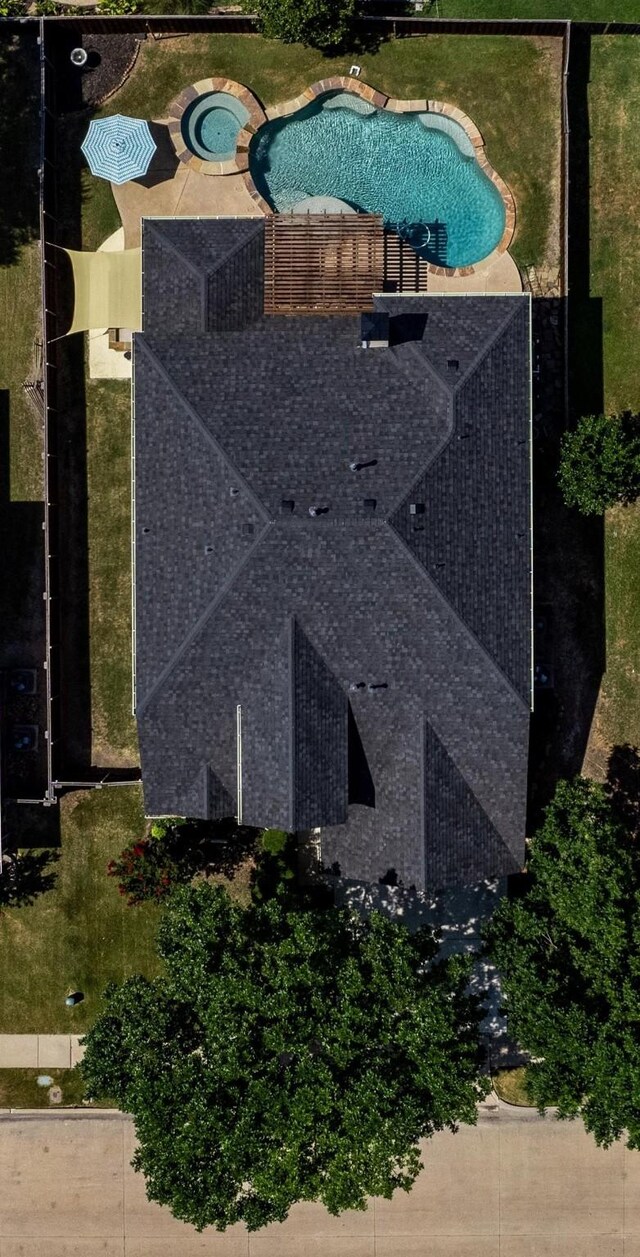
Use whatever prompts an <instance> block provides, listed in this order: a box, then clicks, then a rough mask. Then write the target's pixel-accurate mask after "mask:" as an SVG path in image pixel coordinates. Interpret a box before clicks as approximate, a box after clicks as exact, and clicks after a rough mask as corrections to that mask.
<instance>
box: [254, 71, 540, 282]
mask: <svg viewBox="0 0 640 1257" xmlns="http://www.w3.org/2000/svg"><path fill="white" fill-rule="evenodd" d="M333 91H343V92H351V93H352V94H353V95H354V96H360V97H361V99H362V100H366V101H367V102H368V103H369V104H370V105H373V106H374V107H375V108H376V109H388V110H389V111H390V112H391V113H434V114H441V115H443V116H444V117H446V118H451V119H452V120H453V121H454V122H457V123H458V125H459V126H461V127H462V129H463V131H464V132H465V134H466V135H467V137H468V139H469V141H470V143H471V144H472V146H473V150H474V154H475V159H476V161H477V162H478V165H479V166H480V167H481V168H482V170H483V171H484V173H485V175H486V176H487V178H489V179H490V180H491V182H492V183H493V184H494V185H495V187H496V188H497V189H498V191H499V193H500V195H501V197H502V200H503V203H504V209H505V225H504V231H503V233H502V236H501V238H500V240H499V241H498V244H497V245H496V246H495V248H494V249H492V251H491V253H489V254H488V255H487V257H485V258H482V259H481V261H480V262H477V263H476V264H475V265H474V266H436V265H435V263H433V262H427V263H426V265H427V269H428V271H429V272H430V273H431V274H432V275H449V276H454V275H461V276H465V275H473V274H475V271H476V270H477V269H478V267H480V266H485V265H486V263H487V262H488V261H489V259H490V258H492V257H494V256H496V255H498V254H501V253H506V251H507V249H508V248H509V245H510V244H511V241H512V239H513V235H514V232H515V229H516V203H515V199H514V196H513V193H512V191H511V189H510V188H509V187H508V186H507V184H506V183H505V181H504V179H503V178H502V177H501V175H499V174H498V172H497V171H496V170H494V169H493V166H492V165H491V163H490V161H489V159H488V157H487V154H486V152H485V147H484V137H483V136H482V133H481V132H480V130H479V129H478V127H477V126H476V124H475V122H474V121H473V119H472V118H470V117H469V115H468V114H466V113H465V112H464V110H462V109H458V107H457V106H456V105H450V104H448V103H447V102H446V101H442V100H427V99H424V100H404V99H400V98H398V97H395V96H385V94H384V92H379V91H377V90H376V88H374V87H371V86H370V85H369V84H368V83H364V82H363V81H362V79H357V78H353V77H352V76H351V75H349V74H335V75H332V76H331V77H330V78H327V79H319V80H318V81H317V82H316V83H311V85H310V86H309V87H307V88H305V90H304V91H303V92H301V93H300V95H299V96H294V97H293V98H292V99H291V100H285V101H282V102H281V103H280V104H277V105H272V106H271V107H270V108H268V109H267V110H266V116H265V121H267V120H268V121H269V122H273V121H274V120H275V119H276V118H286V117H288V116H289V115H290V114H292V113H297V112H298V110H299V109H304V107H305V105H309V104H311V102H312V101H314V100H316V99H317V98H318V96H324V95H326V93H327V92H333ZM243 178H244V181H245V184H246V186H247V190H248V192H249V195H250V196H251V198H252V199H253V200H254V201H255V202H256V204H257V205H259V206H260V208H261V209H262V210H263V212H264V213H265V214H272V213H273V210H272V208H271V206H270V205H269V203H268V202H267V201H265V199H264V197H262V196H261V195H260V193H259V192H258V190H257V188H256V186H255V183H254V181H253V179H252V177H251V175H250V173H249V169H248V163H247V167H246V168H245V169H244V170H243Z"/></svg>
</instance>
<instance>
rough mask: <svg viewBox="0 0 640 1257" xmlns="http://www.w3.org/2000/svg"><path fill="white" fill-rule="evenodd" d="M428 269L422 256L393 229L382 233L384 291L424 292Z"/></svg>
mask: <svg viewBox="0 0 640 1257" xmlns="http://www.w3.org/2000/svg"><path fill="white" fill-rule="evenodd" d="M428 276H429V269H428V266H427V263H426V262H425V260H424V258H421V257H419V256H418V254H417V253H416V251H415V249H412V248H411V245H410V244H407V241H406V240H403V239H402V238H401V237H400V236H397V235H396V234H395V232H393V231H385V233H384V290H385V292H426V291H427V281H428Z"/></svg>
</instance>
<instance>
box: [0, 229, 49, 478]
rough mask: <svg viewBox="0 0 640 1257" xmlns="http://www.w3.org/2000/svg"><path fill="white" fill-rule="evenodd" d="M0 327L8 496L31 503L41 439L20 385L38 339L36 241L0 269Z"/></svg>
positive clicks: (38, 474)
mask: <svg viewBox="0 0 640 1257" xmlns="http://www.w3.org/2000/svg"><path fill="white" fill-rule="evenodd" d="M0 326H1V327H2V328H3V329H4V335H2V336H0V382H1V387H2V388H3V389H8V390H9V460H10V461H9V495H10V499H11V501H12V502H33V501H36V500H41V499H42V458H41V456H40V455H41V451H42V435H41V430H40V424H39V421H38V419H37V416H36V415H35V413H34V412H33V411H32V409H31V407H30V406H29V404H28V402H27V401H26V399H25V395H24V391H23V388H22V386H23V384H24V381H25V380H26V379H27V378H28V377H29V376H30V375H31V373H32V369H33V362H34V343H35V340H36V338H37V337H38V336H39V335H40V248H39V245H38V244H37V242H33V243H32V244H28V245H24V246H23V247H22V248H21V250H20V254H19V259H18V261H17V262H14V264H13V265H12V266H0ZM5 474H6V469H5V468H4V467H3V468H2V475H3V476H4V475H5Z"/></svg>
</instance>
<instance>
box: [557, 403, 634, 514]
mask: <svg viewBox="0 0 640 1257" xmlns="http://www.w3.org/2000/svg"><path fill="white" fill-rule="evenodd" d="M558 479H559V481H560V488H561V490H562V495H563V497H564V500H565V502H566V504H567V506H577V507H578V510H580V511H582V513H583V514H584V515H601V514H602V513H603V511H605V510H606V509H607V507H609V506H613V505H614V504H615V503H616V502H632V501H633V500H634V499H635V498H636V497H637V496H638V494H639V493H640V415H633V414H631V412H630V411H624V412H623V413H622V414H620V415H610V416H609V415H586V416H584V418H582V419H580V421H579V423H578V426H577V427H576V428H575V430H574V431H573V432H568V433H566V435H565V437H564V439H563V442H562V449H561V454H560V469H559V472H558Z"/></svg>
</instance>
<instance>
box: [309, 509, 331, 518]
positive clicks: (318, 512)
mask: <svg viewBox="0 0 640 1257" xmlns="http://www.w3.org/2000/svg"><path fill="white" fill-rule="evenodd" d="M328 511H329V507H328V506H310V507H309V514H310V515H311V516H312V517H313V518H314V519H315V518H316V516H317V515H326V514H327V513H328Z"/></svg>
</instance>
